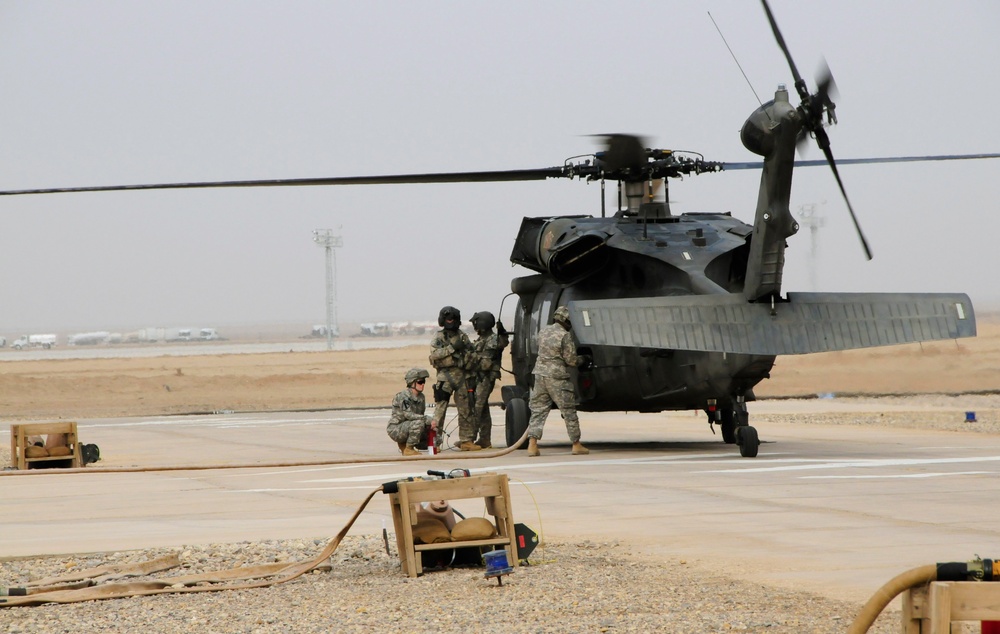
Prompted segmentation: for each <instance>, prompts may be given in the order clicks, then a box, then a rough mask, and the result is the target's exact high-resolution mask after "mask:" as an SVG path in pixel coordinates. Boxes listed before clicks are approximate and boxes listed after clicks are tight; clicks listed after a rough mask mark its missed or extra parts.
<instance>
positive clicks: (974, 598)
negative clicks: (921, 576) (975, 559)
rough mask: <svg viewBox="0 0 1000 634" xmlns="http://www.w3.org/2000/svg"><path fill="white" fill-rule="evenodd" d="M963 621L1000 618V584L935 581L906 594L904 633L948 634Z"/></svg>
mask: <svg viewBox="0 0 1000 634" xmlns="http://www.w3.org/2000/svg"><path fill="white" fill-rule="evenodd" d="M961 621H1000V583H996V582H990V581H932V582H931V583H929V584H927V585H924V586H920V587H919V588H911V589H910V590H907V591H906V592H904V593H903V623H902V631H903V634H949V633H950V632H951V631H952V624H953V623H958V622H961ZM956 631H958V630H956ZM976 631H979V630H976Z"/></svg>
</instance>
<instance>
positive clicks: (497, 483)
mask: <svg viewBox="0 0 1000 634" xmlns="http://www.w3.org/2000/svg"><path fill="white" fill-rule="evenodd" d="M468 498H485V500H486V512H487V513H489V514H490V515H492V516H493V523H494V525H495V526H496V529H497V535H498V537H494V538H493V539H478V540H474V541H462V542H447V543H442V544H416V545H415V544H414V543H413V527H414V526H416V524H417V516H416V512H415V511H414V509H413V505H414V504H419V503H420V502H433V501H434V500H449V501H450V500H462V499H468ZM389 504H390V505H391V506H392V523H393V525H394V526H395V528H396V548H397V550H398V551H399V561H400V563H401V565H402V568H403V574H406V575H409V576H411V577H416V576H417V575H420V574H421V573H423V571H424V569H423V562H422V560H421V553H422V552H424V551H427V550H448V549H452V548H467V547H469V546H496V547H503V548H504V549H505V550H506V551H507V560H508V562H510V565H511V567H514V566H517V545H516V543H515V535H514V512H513V510H512V509H511V505H510V489H509V488H508V483H507V475H506V474H496V473H487V474H483V475H476V476H470V477H468V478H448V479H445V480H415V481H413V482H400V483H399V492H398V493H390V494H389Z"/></svg>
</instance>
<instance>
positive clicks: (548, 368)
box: [528, 306, 590, 456]
mask: <svg viewBox="0 0 1000 634" xmlns="http://www.w3.org/2000/svg"><path fill="white" fill-rule="evenodd" d="M552 319H553V320H554V322H555V323H552V324H549V325H548V326H546V327H545V328H543V329H542V331H541V332H540V333H538V359H537V360H536V361H535V369H534V371H533V372H532V373H533V374H534V375H535V385H534V387H532V388H531V397H530V399H529V400H528V408H529V409H531V420H529V421H528V455H529V456H538V455H540V453H541V452H539V451H538V441H539V440H541V438H542V428H543V427H544V426H545V419H546V418H547V417H548V415H549V411H550V410H551V409H552V403H553V401H554V402H555V404H556V406H557V407H558V408H559V411H560V412H561V413H562V417H563V420H565V421H566V433H567V434H569V439H570V440H571V441H572V442H573V454H574V455H581V454H588V453H590V450H589V449H587V448H586V447H584V446H583V444H581V443H580V419H579V418H577V415H576V392H575V391H574V390H573V383H572V382H571V381H570V374H569V369H570V368H574V367H576V366H578V365H582V364H583V363H585V362H586V361H587V359H586V357H581V356H579V355H577V353H576V342H575V341H573V335H572V333H570V328H571V327H572V326H571V324H570V322H569V309H567V308H566V307H565V306H560V307H559V308H557V309H556V310H555V312H553V313H552Z"/></svg>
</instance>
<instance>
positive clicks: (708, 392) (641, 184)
mask: <svg viewBox="0 0 1000 634" xmlns="http://www.w3.org/2000/svg"><path fill="white" fill-rule="evenodd" d="M762 4H763V7H764V11H765V13H766V15H767V17H768V21H769V22H770V25H771V29H772V32H773V33H774V36H775V39H776V40H777V43H778V45H779V47H780V48H781V50H782V51H783V53H784V55H785V58H786V59H787V61H788V64H789V67H790V69H791V73H792V77H793V79H794V89H795V93H796V96H797V97H798V100H799V104H798V105H794V104H793V103H792V102H791V101H790V95H789V92H788V91H787V90H786V89H785V87H784V86H779V88H778V90H777V91H776V92H775V95H774V99H773V100H771V101H769V102H767V103H765V104H763V105H762V106H761V107H759V108H758V109H757V110H755V111H754V112H753V113H752V114H751V115H750V117H749V118H748V119H747V121H746V123H745V124H744V126H743V129H742V131H741V138H742V141H743V144H744V146H745V147H746V148H747V149H748V150H750V151H751V152H753V153H754V154H757V155H759V156H761V157H763V161H762V162H749V163H724V162H715V161H707V160H705V159H704V157H702V156H700V155H697V154H692V153H688V152H675V151H672V150H667V149H649V148H646V147H644V143H643V141H642V140H641V139H639V138H638V137H635V136H629V135H620V134H617V135H609V136H607V139H606V141H607V142H606V148H605V149H604V150H603V151H599V152H597V153H595V154H592V155H588V156H586V157H575V158H574V159H570V160H567V161H566V162H565V163H564V164H563V165H559V166H555V167H546V168H539V169H522V170H507V171H475V172H451V173H426V174H398V175H378V176H360V177H331V178H303V179H272V180H250V181H215V182H191V183H165V184H148V185H114V186H100V187H72V188H51V189H32V190H11V191H0V195H8V196H9V195H24V194H49V193H61V192H88V191H90V192H93V191H119V190H143V189H190V188H219V187H275V186H278V187H281V186H317V185H386V184H404V183H456V182H498V181H529V180H545V179H549V178H579V179H585V180H588V181H600V183H601V185H602V187H601V190H602V197H601V200H602V211H601V216H600V217H592V216H586V215H580V216H546V217H538V218H524V219H523V221H522V223H521V227H520V230H519V231H518V234H517V237H516V238H515V241H514V248H513V251H512V252H511V256H510V261H511V262H512V263H514V264H519V265H521V266H524V267H526V268H528V269H530V270H532V271H534V272H535V273H534V274H533V275H529V276H526V277H519V278H516V279H514V280H513V282H512V284H511V290H512V291H513V293H514V294H516V295H517V296H518V302H517V306H516V308H515V317H514V330H513V340H512V344H511V354H512V360H513V374H514V377H515V381H516V382H515V385H513V386H505V387H504V388H503V389H502V397H503V401H504V406H505V410H506V438H507V443H508V445H509V444H512V443H514V442H516V441H517V440H518V439H519V438H520V437H521V436H522V435H523V433H524V431H525V429H526V427H527V423H528V407H527V402H526V399H527V395H528V392H529V390H530V387H531V384H532V376H531V370H532V368H533V366H534V361H535V357H536V355H537V335H538V332H539V330H540V329H541V328H542V327H544V326H545V325H547V324H548V323H550V322H551V315H552V313H553V311H554V310H555V309H556V308H557V307H558V306H560V305H566V306H567V307H568V308H569V311H570V320H571V321H572V324H573V332H574V334H575V337H576V340H577V343H578V350H579V352H580V353H581V354H583V355H585V356H586V357H587V358H588V359H591V360H592V363H588V364H587V365H585V366H584V367H581V368H580V369H579V370H578V371H577V374H576V377H575V379H576V385H577V389H578V395H579V400H580V404H579V409H581V410H583V411H626V410H632V411H640V412H660V411H664V410H688V409H695V410H697V409H701V410H704V411H705V412H706V413H707V415H708V420H709V423H710V424H712V425H714V424H717V425H719V427H720V428H721V431H722V438H723V440H724V441H725V442H726V443H731V444H732V443H735V444H737V445H738V446H739V450H740V454H741V455H742V456H745V457H754V456H756V455H757V451H758V445H759V439H758V434H757V431H756V429H754V428H753V427H752V426H750V425H749V420H748V418H749V417H748V412H747V406H746V403H747V402H748V401H752V400H754V393H753V388H754V386H755V385H757V384H758V383H759V382H760V381H762V380H763V379H765V378H768V377H769V373H770V370H771V368H772V366H773V365H774V361H775V357H776V356H778V355H783V354H806V353H811V352H826V351H832V350H848V349H852V348H864V347H871V346H886V345H893V344H903V343H911V342H917V341H931V340H938V339H954V338H959V337H972V336H975V334H976V321H975V313H974V311H973V307H972V303H971V302H970V300H969V297H968V296H967V295H965V294H962V293H793V292H790V293H787V294H785V295H782V294H781V293H782V288H781V285H782V270H783V267H784V263H785V256H784V253H785V247H786V239H787V238H789V237H790V236H792V235H794V234H795V233H796V232H797V231H798V229H799V226H798V223H797V222H796V221H795V219H794V218H793V216H792V214H791V213H790V211H789V196H790V191H791V185H792V171H793V168H794V167H795V166H814V165H828V166H829V167H830V168H831V169H832V170H833V174H834V177H835V178H836V181H837V184H838V186H839V187H840V190H841V193H842V195H843V196H844V200H845V202H846V204H847V208H848V211H849V212H850V214H851V218H852V220H853V221H854V226H855V229H856V231H857V233H858V236H859V238H860V239H861V243H862V246H863V248H864V251H865V253H866V255H867V256H868V258H869V259H871V251H870V249H869V248H868V244H867V242H866V240H865V238H864V235H863V233H862V232H861V228H860V226H859V225H858V221H857V218H856V216H855V214H854V210H853V208H852V207H851V204H850V201H849V200H848V198H847V194H846V191H845V190H844V185H843V182H842V181H841V178H840V175H839V172H838V170H837V165H838V163H837V162H836V161H835V160H834V158H833V154H832V152H831V150H830V141H829V137H828V136H827V133H826V130H825V127H824V125H826V124H833V123H836V117H835V105H834V103H833V100H832V96H833V92H834V84H833V81H832V78H831V76H830V75H829V73H827V74H826V75H825V76H824V77H823V78H822V79H820V80H819V81H818V87H817V90H816V92H815V93H812V94H810V93H809V90H808V88H807V86H806V83H805V81H804V80H803V79H802V77H801V76H800V75H799V72H798V70H797V69H796V67H795V63H794V62H793V60H792V57H791V54H790V53H789V51H788V48H787V46H786V45H785V42H784V39H783V38H782V35H781V32H780V31H779V29H778V26H777V24H776V22H775V20H774V17H773V15H772V13H771V10H770V7H769V6H768V4H767V1H766V0H762ZM824 118H825V120H826V123H824ZM807 137H812V138H813V139H815V141H816V142H817V144H818V145H819V147H820V148H821V149H822V151H823V153H824V155H825V160H823V161H799V162H796V161H795V151H796V146H797V145H798V144H799V143H801V142H803V141H804V140H806V139H807ZM997 157H1000V154H979V155H940V156H909V157H889V158H871V159H849V160H842V161H840V164H841V165H845V164H858V163H890V162H907V161H934V160H954V159H971V158H997ZM737 169H760V170H762V174H761V181H760V191H759V194H758V199H757V207H756V213H755V217H754V223H753V225H748V224H746V223H744V222H742V221H740V220H738V219H736V218H734V217H732V215H731V214H730V213H728V212H727V213H683V214H680V215H674V214H672V213H671V211H670V207H669V202H668V200H669V197H668V196H667V195H666V193H667V191H668V185H667V183H668V181H669V179H671V178H677V177H681V176H689V175H697V174H702V173H706V172H721V171H725V170H737ZM608 181H614V182H617V183H618V192H619V195H618V200H619V204H618V209H617V210H616V211H615V213H614V214H613V215H612V216H610V217H609V216H608V215H607V213H606V210H604V208H603V204H604V185H605V183H606V182H608ZM661 195H662V196H661ZM501 312H502V311H501Z"/></svg>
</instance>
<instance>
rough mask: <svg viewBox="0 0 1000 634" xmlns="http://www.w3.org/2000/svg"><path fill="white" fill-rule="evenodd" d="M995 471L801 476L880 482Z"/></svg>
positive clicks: (987, 473) (804, 477) (811, 478)
mask: <svg viewBox="0 0 1000 634" xmlns="http://www.w3.org/2000/svg"><path fill="white" fill-rule="evenodd" d="M995 474H996V472H995V471H951V472H947V471H938V472H932V473H894V474H884V475H882V474H878V475H823V476H801V479H802V480H880V479H892V478H943V477H946V476H966V475H995Z"/></svg>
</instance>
